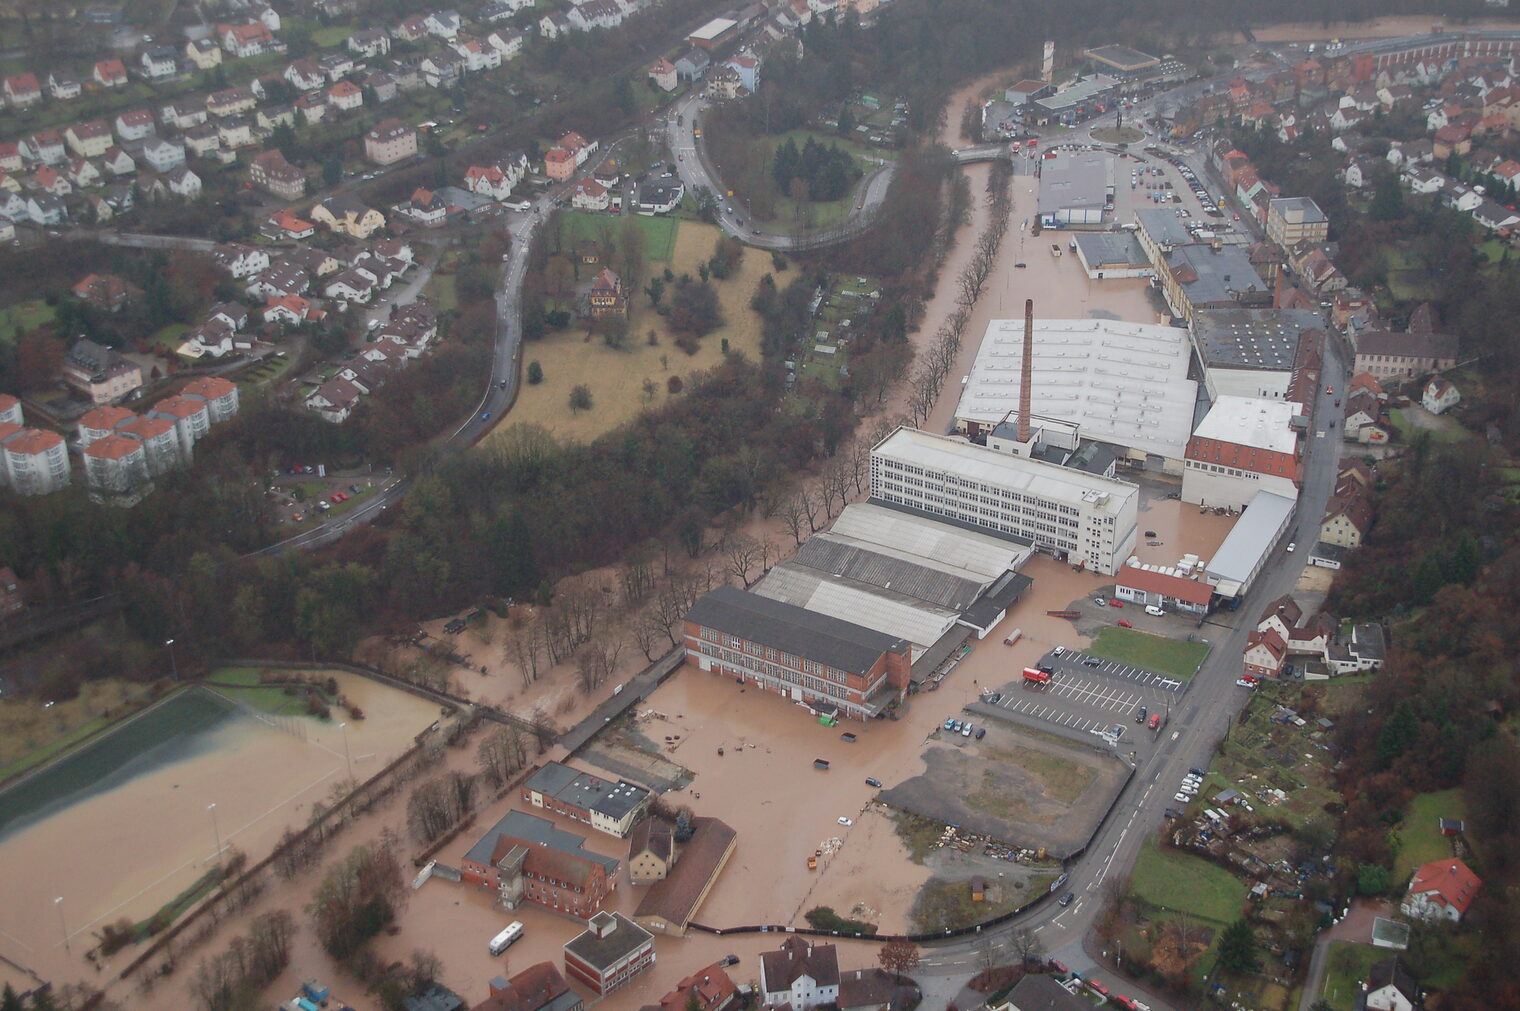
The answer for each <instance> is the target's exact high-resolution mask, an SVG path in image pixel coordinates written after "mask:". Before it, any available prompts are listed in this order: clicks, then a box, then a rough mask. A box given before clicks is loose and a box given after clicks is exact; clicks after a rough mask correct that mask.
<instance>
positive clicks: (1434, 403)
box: [1420, 376, 1462, 414]
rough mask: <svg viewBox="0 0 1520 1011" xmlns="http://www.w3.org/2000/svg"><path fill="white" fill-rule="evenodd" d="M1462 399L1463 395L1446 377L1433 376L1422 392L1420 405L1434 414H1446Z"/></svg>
mask: <svg viewBox="0 0 1520 1011" xmlns="http://www.w3.org/2000/svg"><path fill="white" fill-rule="evenodd" d="M1461 399H1462V394H1461V393H1459V392H1458V391H1457V388H1456V386H1455V385H1453V384H1452V382H1451V381H1450V380H1449V379H1447V378H1446V377H1444V376H1431V377H1430V379H1429V380H1427V381H1426V383H1425V385H1424V387H1423V388H1421V390H1420V403H1421V405H1423V406H1424V408H1425V410H1427V411H1429V412H1430V413H1432V414H1445V413H1446V412H1447V411H1449V410H1451V409H1452V408H1453V407H1455V406H1456V405H1457V403H1458V402H1459V401H1460V400H1461Z"/></svg>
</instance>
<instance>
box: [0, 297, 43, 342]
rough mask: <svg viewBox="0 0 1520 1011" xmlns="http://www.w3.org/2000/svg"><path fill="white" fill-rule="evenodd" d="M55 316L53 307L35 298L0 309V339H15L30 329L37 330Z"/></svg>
mask: <svg viewBox="0 0 1520 1011" xmlns="http://www.w3.org/2000/svg"><path fill="white" fill-rule="evenodd" d="M52 318H53V307H52V306H50V305H48V304H47V303H46V302H44V301H42V299H40V298H34V299H31V300H30V301H26V302H18V303H17V304H16V305H8V306H6V307H5V308H4V309H0V340H5V341H9V340H15V339H16V337H18V336H19V335H21V334H24V333H26V332H27V331H28V330H35V329H36V328H37V327H39V326H41V325H42V324H44V323H46V322H48V321H50V320H51V319H52Z"/></svg>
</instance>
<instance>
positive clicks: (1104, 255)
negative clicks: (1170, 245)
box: [1072, 232, 1156, 281]
mask: <svg viewBox="0 0 1520 1011" xmlns="http://www.w3.org/2000/svg"><path fill="white" fill-rule="evenodd" d="M1072 241H1074V242H1075V243H1076V244H1077V259H1078V260H1080V261H1082V269H1083V270H1085V271H1087V276H1088V277H1089V278H1091V279H1092V280H1094V281H1101V280H1103V279H1104V278H1110V277H1114V278H1118V277H1154V276H1155V275H1156V269H1155V268H1154V267H1153V266H1151V261H1150V259H1149V258H1148V257H1147V256H1146V255H1145V249H1144V248H1143V247H1142V246H1141V245H1140V240H1139V239H1137V238H1135V235H1134V233H1132V232H1080V233H1078V234H1077V235H1074V236H1072Z"/></svg>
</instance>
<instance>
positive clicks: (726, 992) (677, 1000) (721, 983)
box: [643, 962, 739, 1011]
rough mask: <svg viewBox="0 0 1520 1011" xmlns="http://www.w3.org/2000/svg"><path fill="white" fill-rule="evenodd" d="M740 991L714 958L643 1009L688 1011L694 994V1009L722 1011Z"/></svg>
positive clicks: (651, 1010) (650, 1010)
mask: <svg viewBox="0 0 1520 1011" xmlns="http://www.w3.org/2000/svg"><path fill="white" fill-rule="evenodd" d="M738 995H739V988H738V986H736V985H735V984H734V981H733V980H732V979H730V978H729V975H728V973H726V972H724V971H723V965H722V963H720V962H714V963H713V964H712V965H709V966H708V967H707V968H705V969H698V970H697V971H696V972H694V973H692V974H691V975H690V976H687V977H686V978H685V979H683V980H681V982H679V983H677V984H676V988H675V989H674V990H672V991H670V992H669V993H667V994H666V995H665V996H663V997H661V998H660V1002H659V1003H658V1004H651V1005H649V1006H647V1007H645V1008H644V1009H643V1011H655V1009H656V1008H659V1009H662V1011H687V1009H688V1008H690V1007H691V1006H692V998H693V997H695V998H696V1001H695V1003H696V1011H723V1009H724V1008H726V1007H728V1006H729V1005H730V1004H732V1003H733V1002H734V998H736V997H737V996H738Z"/></svg>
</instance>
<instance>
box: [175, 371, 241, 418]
mask: <svg viewBox="0 0 1520 1011" xmlns="http://www.w3.org/2000/svg"><path fill="white" fill-rule="evenodd" d="M180 395H181V396H184V397H187V398H190V399H193V400H201V401H204V402H205V404H206V409H207V411H208V412H209V413H210V416H211V423H212V424H213V425H215V424H219V423H220V422H223V421H228V420H230V419H231V418H232V417H233V415H235V414H237V412H238V388H237V384H236V383H234V382H232V381H231V380H229V379H223V378H222V377H221V376H200V377H199V378H196V379H192V380H190V382H189V383H187V384H185V388H184V389H183V390H181V391H180Z"/></svg>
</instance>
